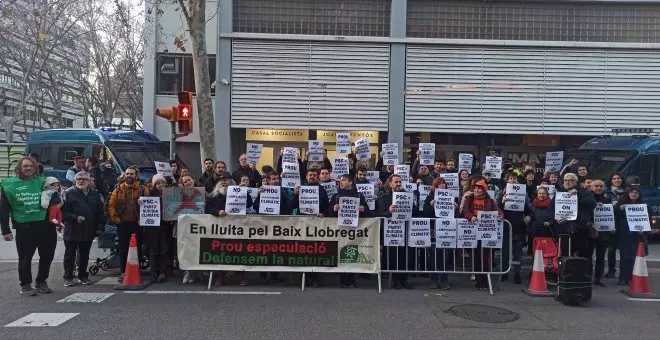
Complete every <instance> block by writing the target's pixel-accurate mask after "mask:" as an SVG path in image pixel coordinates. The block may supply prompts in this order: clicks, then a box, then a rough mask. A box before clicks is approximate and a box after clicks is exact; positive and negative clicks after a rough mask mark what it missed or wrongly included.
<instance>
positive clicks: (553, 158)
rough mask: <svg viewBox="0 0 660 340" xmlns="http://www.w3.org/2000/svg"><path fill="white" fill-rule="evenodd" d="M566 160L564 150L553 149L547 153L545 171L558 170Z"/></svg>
mask: <svg viewBox="0 0 660 340" xmlns="http://www.w3.org/2000/svg"><path fill="white" fill-rule="evenodd" d="M563 162H564V151H551V152H546V154H545V172H558V171H560V170H561V165H562V163H563Z"/></svg>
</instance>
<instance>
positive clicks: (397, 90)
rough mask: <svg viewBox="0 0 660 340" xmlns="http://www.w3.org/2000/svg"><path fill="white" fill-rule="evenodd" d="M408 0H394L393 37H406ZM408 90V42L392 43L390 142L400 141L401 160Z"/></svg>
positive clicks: (388, 140)
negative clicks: (406, 93)
mask: <svg viewBox="0 0 660 340" xmlns="http://www.w3.org/2000/svg"><path fill="white" fill-rule="evenodd" d="M407 7H408V1H407V0H392V12H391V20H390V35H391V36H392V38H405V37H406V10H407ZM405 91H406V44H404V43H392V44H391V45H390V98H389V100H390V103H389V104H390V112H389V121H388V126H387V128H388V134H387V142H388V143H398V144H399V145H400V147H399V161H402V160H403V134H404V131H405V103H406V97H405Z"/></svg>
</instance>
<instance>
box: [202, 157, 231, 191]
mask: <svg viewBox="0 0 660 340" xmlns="http://www.w3.org/2000/svg"><path fill="white" fill-rule="evenodd" d="M204 163H206V162H204ZM226 171H227V164H225V162H223V161H217V162H215V166H214V167H213V174H212V175H211V176H209V177H208V178H207V179H206V181H205V182H204V183H202V184H203V185H204V189H206V193H207V194H210V193H211V191H213V189H214V188H215V185H216V184H218V182H219V181H220V175H222V174H224V173H225V172H226ZM237 183H240V179H239V180H238V182H237Z"/></svg>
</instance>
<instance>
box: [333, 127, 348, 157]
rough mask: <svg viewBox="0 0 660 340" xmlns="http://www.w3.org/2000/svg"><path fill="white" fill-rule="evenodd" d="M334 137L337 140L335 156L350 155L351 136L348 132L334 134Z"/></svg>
mask: <svg viewBox="0 0 660 340" xmlns="http://www.w3.org/2000/svg"><path fill="white" fill-rule="evenodd" d="M335 137H336V139H337V142H336V145H335V147H336V149H337V154H340V155H347V154H349V153H351V134H350V133H348V132H341V133H339V132H338V133H336V134H335Z"/></svg>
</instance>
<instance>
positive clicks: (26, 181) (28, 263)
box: [0, 157, 57, 296]
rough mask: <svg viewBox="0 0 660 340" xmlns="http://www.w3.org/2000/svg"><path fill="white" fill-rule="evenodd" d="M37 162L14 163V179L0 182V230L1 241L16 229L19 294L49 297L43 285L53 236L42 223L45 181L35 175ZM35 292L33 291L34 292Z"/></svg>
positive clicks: (55, 238)
mask: <svg viewBox="0 0 660 340" xmlns="http://www.w3.org/2000/svg"><path fill="white" fill-rule="evenodd" d="M37 167H38V165H37V162H35V161H34V159H32V158H29V157H24V158H21V159H19V160H18V163H16V168H15V169H14V171H15V173H16V177H9V178H7V179H5V180H3V181H2V182H1V183H0V186H1V188H2V199H0V228H1V229H2V237H3V239H4V240H5V241H11V240H13V239H14V236H13V234H12V232H11V229H9V225H10V224H9V219H10V217H11V225H12V226H13V227H14V229H15V230H16V251H17V252H18V279H19V280H20V283H21V294H24V295H28V296H34V295H37V291H38V292H39V293H42V294H49V293H52V292H53V291H52V290H51V289H50V288H49V287H48V285H47V284H46V279H48V274H49V273H50V264H51V262H53V256H55V247H56V245H57V233H56V231H55V228H54V227H53V226H52V225H50V223H49V222H48V221H46V209H44V208H43V207H42V206H41V191H42V188H43V186H44V183H45V180H44V178H43V177H41V176H36V175H35V174H36V172H37V169H38V168H37ZM37 249H38V250H39V272H38V274H37V278H36V283H35V287H34V288H32V256H34V252H35V250H37ZM35 289H36V290H35Z"/></svg>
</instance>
